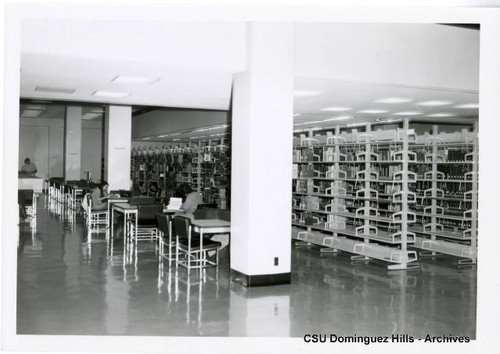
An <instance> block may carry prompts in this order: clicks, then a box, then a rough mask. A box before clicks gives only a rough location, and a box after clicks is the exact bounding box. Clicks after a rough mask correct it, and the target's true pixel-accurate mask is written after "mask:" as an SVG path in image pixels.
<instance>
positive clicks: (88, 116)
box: [82, 113, 102, 120]
mask: <svg viewBox="0 0 500 354" xmlns="http://www.w3.org/2000/svg"><path fill="white" fill-rule="evenodd" d="M101 115H102V114H101V113H86V114H84V115H83V116H82V119H86V120H90V119H94V118H97V117H100V116H101Z"/></svg>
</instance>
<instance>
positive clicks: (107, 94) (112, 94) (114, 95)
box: [92, 90, 130, 98]
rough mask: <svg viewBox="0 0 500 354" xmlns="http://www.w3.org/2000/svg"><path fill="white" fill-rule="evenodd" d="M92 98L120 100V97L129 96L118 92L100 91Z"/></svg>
mask: <svg viewBox="0 0 500 354" xmlns="http://www.w3.org/2000/svg"><path fill="white" fill-rule="evenodd" d="M92 96H96V97H108V98H121V97H127V96H130V93H129V92H123V91H122V92H120V91H102V90H97V91H95V92H94V93H93V94H92Z"/></svg>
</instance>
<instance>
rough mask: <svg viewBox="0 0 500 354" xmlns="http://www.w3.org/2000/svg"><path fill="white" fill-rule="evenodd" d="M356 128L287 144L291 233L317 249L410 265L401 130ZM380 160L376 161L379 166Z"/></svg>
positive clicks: (408, 134) (410, 195)
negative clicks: (291, 147) (289, 148)
mask: <svg viewBox="0 0 500 354" xmlns="http://www.w3.org/2000/svg"><path fill="white" fill-rule="evenodd" d="M408 124H409V123H408V120H405V121H404V126H403V129H397V130H392V131H387V130H385V131H372V127H371V125H370V124H369V123H368V124H366V126H365V129H364V132H358V131H357V130H356V129H353V130H352V131H350V132H345V131H343V132H341V128H340V127H336V128H335V133H334V134H333V133H332V132H327V134H326V135H323V136H313V133H312V131H310V132H309V135H308V136H305V134H302V135H301V136H300V137H298V138H297V139H296V141H297V144H296V145H295V148H294V176H293V177H294V180H293V186H294V191H293V192H294V194H293V198H292V199H293V206H292V224H293V234H292V237H293V238H295V239H297V240H299V241H303V242H306V243H312V244H318V245H321V246H323V247H324V248H323V249H322V251H323V252H335V251H346V252H350V253H353V254H354V255H353V256H352V259H353V260H369V259H378V260H383V261H386V262H388V263H389V265H388V269H408V268H412V267H415V266H418V265H417V263H416V260H417V254H416V252H415V251H413V250H409V249H408V245H409V244H412V243H413V242H415V233H413V232H412V231H410V230H409V224H411V223H413V222H415V221H416V214H415V213H414V212H412V211H411V210H410V208H409V205H410V204H412V203H415V202H416V195H415V193H414V192H411V191H410V190H409V184H410V183H414V182H415V181H416V174H415V173H413V172H411V171H409V169H408V164H409V162H410V161H415V160H416V157H415V155H414V154H413V153H412V152H411V151H410V150H409V145H410V144H411V143H414V142H416V135H415V134H414V133H413V131H412V130H410V129H409V125H408ZM382 166H383V167H382Z"/></svg>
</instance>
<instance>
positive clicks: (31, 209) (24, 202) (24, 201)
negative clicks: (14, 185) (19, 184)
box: [17, 189, 36, 217]
mask: <svg viewBox="0 0 500 354" xmlns="http://www.w3.org/2000/svg"><path fill="white" fill-rule="evenodd" d="M17 202H18V203H19V205H20V206H21V207H22V208H23V209H24V210H25V211H26V215H29V216H32V217H36V194H35V192H34V191H33V189H19V190H18V191H17Z"/></svg>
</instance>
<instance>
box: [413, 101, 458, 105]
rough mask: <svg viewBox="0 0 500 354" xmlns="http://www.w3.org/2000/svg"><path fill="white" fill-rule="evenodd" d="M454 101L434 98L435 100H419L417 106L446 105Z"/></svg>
mask: <svg viewBox="0 0 500 354" xmlns="http://www.w3.org/2000/svg"><path fill="white" fill-rule="evenodd" d="M452 103H453V102H452V101H439V100H434V101H424V102H419V103H417V106H446V105H449V104H452Z"/></svg>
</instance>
